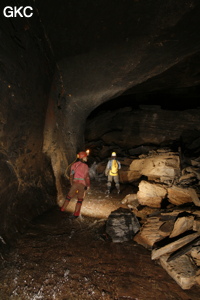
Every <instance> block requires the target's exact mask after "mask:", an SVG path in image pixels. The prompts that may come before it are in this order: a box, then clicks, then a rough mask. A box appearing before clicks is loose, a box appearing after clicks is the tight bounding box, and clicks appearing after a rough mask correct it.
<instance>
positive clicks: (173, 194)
mask: <svg viewBox="0 0 200 300" xmlns="http://www.w3.org/2000/svg"><path fill="white" fill-rule="evenodd" d="M167 192H168V200H169V202H171V203H172V204H174V205H182V204H185V203H190V202H193V200H194V201H195V202H196V203H197V204H198V206H200V203H199V199H198V197H197V195H196V194H195V191H194V190H193V189H191V188H181V187H178V186H172V187H169V188H168V189H167Z"/></svg>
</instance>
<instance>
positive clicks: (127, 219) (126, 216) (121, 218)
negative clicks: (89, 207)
mask: <svg viewBox="0 0 200 300" xmlns="http://www.w3.org/2000/svg"><path fill="white" fill-rule="evenodd" d="M139 229H140V223H139V221H138V219H137V218H136V216H135V215H134V213H132V212H131V211H130V210H129V209H125V208H122V207H120V208H118V209H117V210H115V211H113V212H111V214H110V215H109V217H108V219H107V222H106V233H107V234H108V235H109V236H110V238H111V239H112V241H113V242H114V243H122V242H126V241H130V240H132V239H133V236H134V235H135V234H136V233H137V232H138V231H139Z"/></svg>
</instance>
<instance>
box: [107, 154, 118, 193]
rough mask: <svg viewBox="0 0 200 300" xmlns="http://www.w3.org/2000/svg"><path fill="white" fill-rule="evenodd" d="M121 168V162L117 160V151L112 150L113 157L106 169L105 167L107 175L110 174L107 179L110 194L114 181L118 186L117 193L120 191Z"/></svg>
mask: <svg viewBox="0 0 200 300" xmlns="http://www.w3.org/2000/svg"><path fill="white" fill-rule="evenodd" d="M119 169H121V164H120V162H119V161H118V160H117V157H116V152H112V155H111V159H109V161H108V163H107V166H106V169H105V175H106V176H108V181H107V191H106V193H107V194H110V191H111V185H112V182H113V181H114V183H115V186H116V188H117V193H118V194H119V193H120V184H119V173H118V171H119Z"/></svg>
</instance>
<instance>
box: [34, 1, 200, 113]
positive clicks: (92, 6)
mask: <svg viewBox="0 0 200 300" xmlns="http://www.w3.org/2000/svg"><path fill="white" fill-rule="evenodd" d="M35 4H36V6H37V8H38V11H39V15H40V18H41V21H42V23H43V25H44V28H45V31H46V34H47V36H48V38H49V40H50V44H51V47H52V51H53V53H54V56H55V59H56V61H57V64H58V66H59V69H60V72H61V74H62V78H63V82H64V86H65V89H66V94H67V95H70V97H71V98H70V99H69V101H71V102H73V101H75V102H76V103H77V105H80V106H81V107H83V103H84V110H85V111H87V113H89V112H90V111H92V109H94V108H95V107H97V106H98V105H100V104H101V103H103V102H105V101H107V100H109V99H113V98H116V97H118V96H120V95H123V94H129V95H130V94H143V93H145V94H148V93H149V94H152V93H157V94H158V95H160V94H168V95H171V94H173V95H179V94H180V95H183V94H184V95H186V96H188V97H190V95H191V94H192V99H193V100H192V101H194V102H195V103H197V102H198V95H199V84H200V38H199V31H200V19H199V15H200V3H199V1H198V0H187V1H183V0H177V1H174V0H169V1H162V0H155V1H146V0H135V1H128V0H121V1H113V0H110V1H104V0H96V1H93V0H87V1H86V0H85V1H76V2H74V1H61V0H56V1H54V0H53V1H51V2H48V5H46V3H45V1H39V0H36V1H35ZM162 98H163V97H162ZM141 99H142V97H141ZM149 99H150V100H149V104H151V103H150V101H151V99H152V97H149ZM172 101H174V100H172ZM190 102H191V101H190Z"/></svg>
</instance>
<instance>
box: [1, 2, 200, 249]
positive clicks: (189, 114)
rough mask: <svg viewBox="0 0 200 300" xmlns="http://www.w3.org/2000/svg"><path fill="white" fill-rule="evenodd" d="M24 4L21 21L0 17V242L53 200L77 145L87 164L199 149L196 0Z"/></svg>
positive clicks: (57, 200) (198, 152) (61, 191)
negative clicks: (26, 12) (27, 13)
mask: <svg viewBox="0 0 200 300" xmlns="http://www.w3.org/2000/svg"><path fill="white" fill-rule="evenodd" d="M7 2H9V3H10V4H8V3H7ZM6 5H10V6H12V7H13V6H14V5H16V1H5V0H3V1H1V4H0V6H1V12H2V11H3V7H5V6H6ZM17 5H18V6H23V5H24V3H23V1H22V0H19V1H17ZM27 5H30V6H31V7H33V12H34V13H33V16H32V17H31V18H25V17H23V18H21V17H16V18H5V17H4V16H3V15H1V16H0V39H1V45H0V66H1V67H0V80H1V89H0V96H1V101H0V207H1V209H0V243H1V247H2V249H4V248H5V247H6V249H7V247H8V246H9V247H10V246H12V245H14V243H15V241H16V239H17V237H18V236H20V234H21V233H22V232H24V230H25V228H26V226H27V225H28V224H29V222H31V220H33V219H34V218H36V217H38V216H40V215H42V214H43V213H44V212H46V211H48V210H49V209H51V208H52V207H55V206H57V207H59V206H61V205H62V202H63V199H64V197H65V196H66V195H65V193H66V189H65V188H63V186H65V185H67V184H68V183H67V180H66V176H65V172H66V169H67V168H68V166H69V165H70V164H71V163H72V162H73V161H74V159H75V158H76V154H77V153H78V152H79V151H83V150H86V149H87V148H90V149H91V163H93V162H94V161H96V162H97V163H100V162H101V161H106V160H107V159H108V157H109V155H110V153H111V152H112V151H116V152H117V153H118V155H119V158H120V159H123V158H125V157H126V158H132V157H133V155H132V154H131V153H133V152H134V149H141V147H154V148H156V149H159V148H163V147H164V148H166V147H169V148H170V149H171V150H172V151H175V152H176V151H178V148H179V147H181V149H182V154H183V157H186V158H188V157H194V156H195V157H200V142H199V139H200V118H199V113H200V94H199V92H200V39H199V31H200V19H199V15H200V3H199V1H198V0H190V1H188V0H187V1H184V0H177V1H173V0H170V1H167V2H163V1H160V0H156V1H146V0H138V1H128V0H123V1H117V2H116V1H114V0H111V1H105V0H96V1H92V0H87V1H81V0H78V1H76V4H75V3H73V1H65V2H63V1H61V0H56V1H55V0H52V1H39V0H35V1H34V0H29V1H27ZM194 141H196V144H195V147H193V148H191V147H190V145H191V144H192V143H193V142H194ZM138 151H139V150H138ZM135 153H136V152H135ZM140 154H143V153H142V152H138V153H137V155H138V156H139V155H140ZM186 161H187V159H186ZM137 183H138V182H137ZM129 184H130V185H132V184H133V185H134V183H133V182H131V183H129Z"/></svg>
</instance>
